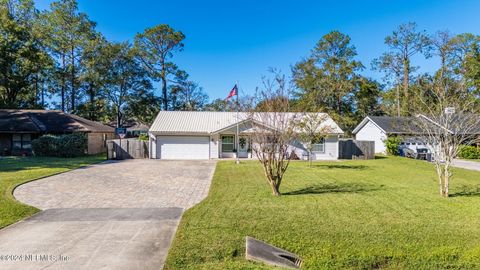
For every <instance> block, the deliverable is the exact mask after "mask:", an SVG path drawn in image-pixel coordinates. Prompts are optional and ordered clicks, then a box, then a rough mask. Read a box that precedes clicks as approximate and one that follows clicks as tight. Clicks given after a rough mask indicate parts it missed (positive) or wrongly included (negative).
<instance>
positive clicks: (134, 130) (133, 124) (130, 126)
mask: <svg viewBox="0 0 480 270" xmlns="http://www.w3.org/2000/svg"><path fill="white" fill-rule="evenodd" d="M108 125H109V126H111V127H113V128H116V127H117V121H112V122H110V123H109V124H108ZM122 127H124V128H126V129H127V136H126V137H127V138H136V137H138V136H139V135H140V134H147V133H148V129H149V128H150V126H148V125H146V124H144V123H142V122H140V121H137V120H134V119H128V120H126V121H125V122H124V123H123V124H122Z"/></svg>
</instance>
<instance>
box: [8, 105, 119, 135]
mask: <svg viewBox="0 0 480 270" xmlns="http://www.w3.org/2000/svg"><path fill="white" fill-rule="evenodd" d="M0 132H1V133H69V132H105V133H110V132H114V129H113V128H111V127H109V126H107V125H104V124H101V123H99V122H95V121H90V120H87V119H85V118H83V117H80V116H76V115H73V114H68V113H64V112H62V111H58V110H0Z"/></svg>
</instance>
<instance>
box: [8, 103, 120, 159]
mask: <svg viewBox="0 0 480 270" xmlns="http://www.w3.org/2000/svg"><path fill="white" fill-rule="evenodd" d="M73 132H81V133H85V134H86V135H87V138H88V147H87V153H88V154H97V153H102V152H105V151H106V140H109V139H113V138H114V132H115V130H114V129H113V128H111V127H109V126H107V125H104V124H101V123H98V122H94V121H90V120H87V119H85V118H82V117H79V116H76V115H73V114H68V113H64V112H62V111H58V110H13V109H12V110H10V109H8V110H3V109H2V110H0V155H24V154H31V151H32V144H31V142H32V140H34V139H36V138H38V137H40V136H41V135H43V134H54V135H60V134H69V133H73Z"/></svg>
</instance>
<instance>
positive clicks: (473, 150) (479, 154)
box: [458, 145, 480, 159]
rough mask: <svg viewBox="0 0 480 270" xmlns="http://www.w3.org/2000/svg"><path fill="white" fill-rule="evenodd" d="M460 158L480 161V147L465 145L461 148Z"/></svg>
mask: <svg viewBox="0 0 480 270" xmlns="http://www.w3.org/2000/svg"><path fill="white" fill-rule="evenodd" d="M458 157H459V158H463V159H480V147H475V146H469V145H463V146H462V147H461V148H460V153H459V154H458Z"/></svg>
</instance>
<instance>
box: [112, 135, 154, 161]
mask: <svg viewBox="0 0 480 270" xmlns="http://www.w3.org/2000/svg"><path fill="white" fill-rule="evenodd" d="M107 158H108V159H129V158H148V141H140V140H138V139H122V140H120V139H116V140H108V141H107Z"/></svg>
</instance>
